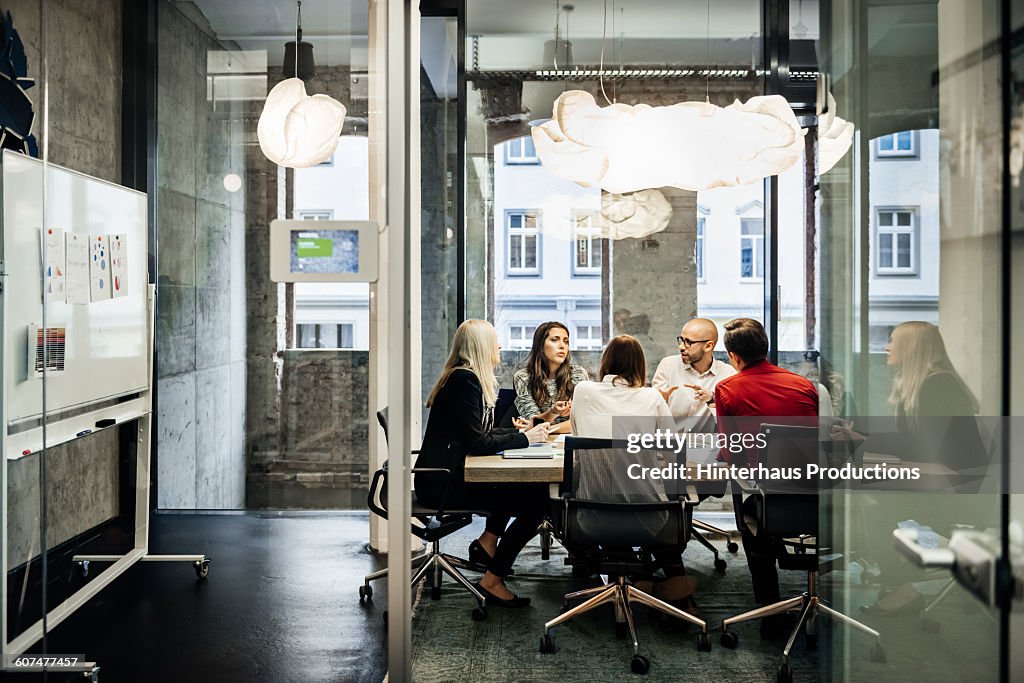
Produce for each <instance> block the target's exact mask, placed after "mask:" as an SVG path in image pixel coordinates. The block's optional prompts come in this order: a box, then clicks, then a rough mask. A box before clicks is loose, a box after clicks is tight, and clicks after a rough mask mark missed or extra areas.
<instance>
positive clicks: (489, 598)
mask: <svg viewBox="0 0 1024 683" xmlns="http://www.w3.org/2000/svg"><path fill="white" fill-rule="evenodd" d="M473 587H474V588H476V589H477V590H478V591H480V595H482V596H484V603H485V604H486V605H487V606H488V607H511V608H517V607H526V606H527V605H529V604H530V598H523V597H520V596H518V595H516V594H515V593H513V594H512V599H511V600H505V599H504V598H499V597H498V596H497V595H495V594H493V593H491V592H490V591H489V590H487V589H486V588H484V587H483V586H481V585H480V582H479V581H478V582H476V583H475V584H473Z"/></svg>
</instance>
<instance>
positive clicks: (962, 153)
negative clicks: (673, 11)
mask: <svg viewBox="0 0 1024 683" xmlns="http://www.w3.org/2000/svg"><path fill="white" fill-rule="evenodd" d="M795 4H796V3H793V5H795ZM812 4H813V5H817V4H818V3H808V2H804V3H803V5H804V8H805V10H806V8H807V6H808V5H812ZM822 6H823V9H826V10H827V11H823V12H822V13H821V15H820V19H819V24H818V27H819V29H820V35H821V41H820V45H821V54H822V66H823V68H822V71H823V72H824V74H825V76H826V78H827V79H828V82H829V83H830V84H831V90H832V93H833V95H834V96H835V100H836V105H837V108H836V113H837V114H838V115H839V116H841V117H843V118H845V119H847V120H850V121H852V122H853V123H854V125H855V128H856V133H855V135H854V140H853V145H852V148H851V150H850V153H849V154H848V155H847V156H846V157H844V158H843V159H842V160H841V161H840V162H839V164H838V165H837V166H836V167H835V168H834V169H833V170H832V171H830V172H829V173H827V174H825V175H823V176H822V177H821V180H820V194H819V197H818V201H819V204H818V207H819V208H818V218H819V224H818V235H819V238H818V247H819V251H818V262H819V264H820V276H819V287H820V290H819V293H818V298H819V300H820V303H819V311H820V322H819V325H820V341H819V344H820V346H819V348H818V349H817V350H818V351H820V355H819V357H818V363H819V370H820V372H821V373H822V375H821V377H823V378H828V379H830V380H831V381H832V382H835V381H837V380H838V381H840V382H841V387H842V389H841V390H840V391H838V392H836V393H837V394H840V395H841V396H842V401H843V404H844V405H842V406H841V413H840V414H842V415H845V416H847V417H848V418H849V419H850V421H851V422H852V423H855V424H856V425H857V426H856V427H855V429H857V430H858V431H861V432H863V433H865V434H872V433H887V432H888V433H890V436H891V435H893V434H895V435H896V436H897V437H899V440H898V441H897V443H899V444H900V445H899V446H896V447H895V449H893V445H892V442H890V443H889V447H888V449H887V448H886V446H885V445H884V443H883V440H882V439H871V438H870V437H869V440H868V441H867V442H866V449H867V450H868V451H875V450H877V451H879V452H880V453H883V454H884V453H889V454H896V455H899V457H902V458H904V459H917V460H924V461H926V462H927V463H928V465H929V466H930V467H935V466H943V465H944V466H949V467H951V468H953V469H954V470H956V471H957V473H958V474H961V475H962V473H963V472H965V471H970V472H973V475H972V477H971V478H969V479H964V478H961V479H959V480H957V481H960V482H961V484H960V485H959V486H955V487H946V486H943V487H938V488H933V489H932V490H930V491H927V492H924V493H912V494H886V493H880V492H877V491H876V492H871V493H866V492H850V493H848V494H846V495H845V496H841V495H836V496H832V498H831V500H832V501H833V503H834V505H833V507H832V509H831V510H830V514H829V517H828V519H829V521H830V525H831V531H832V540H833V542H834V543H835V545H836V546H837V549H841V550H842V551H843V552H844V554H845V555H846V556H847V557H848V558H853V559H854V560H855V562H854V563H852V564H847V565H846V567H845V568H844V569H843V570H842V571H841V572H839V573H837V575H836V576H837V579H835V580H833V583H832V586H831V588H830V593H831V597H832V599H833V602H834V604H835V605H836V606H838V607H839V608H841V609H844V610H847V611H849V610H857V609H858V606H859V605H865V606H866V607H865V608H864V609H862V610H861V613H862V614H864V615H865V616H864V619H865V621H867V622H868V623H870V624H872V625H874V626H875V627H876V628H877V629H878V630H879V631H881V632H882V633H883V640H888V641H889V643H887V652H888V653H889V663H888V666H889V667H890V668H891V669H892V670H893V671H895V672H901V673H899V674H898V675H902V676H905V677H913V678H928V679H929V680H956V679H961V678H963V677H965V676H972V677H980V678H985V679H989V680H995V679H997V678H999V676H1000V675H1003V676H1005V675H1006V670H1005V669H1003V668H1001V664H1005V660H1004V659H1003V656H1004V655H1005V652H1002V651H1001V648H1000V642H1001V639H1000V637H1001V634H1002V630H1001V618H1002V614H1001V612H1000V610H999V609H998V606H997V602H998V599H997V598H993V597H992V592H991V590H990V589H991V587H990V586H989V587H986V586H983V585H982V583H983V582H979V583H978V585H976V586H975V591H974V593H975V594H974V595H972V592H971V591H969V590H967V589H965V588H964V585H963V584H962V583H958V582H956V581H952V580H951V579H950V573H949V572H948V571H944V570H935V569H933V570H927V569H924V568H921V567H917V566H914V565H913V564H911V563H909V562H907V561H906V560H905V559H904V558H903V557H901V556H900V555H899V554H898V553H897V552H896V551H895V550H894V541H893V536H892V531H893V529H894V528H897V527H899V528H902V529H908V528H910V529H918V528H920V527H925V528H926V529H925V531H915V533H920V534H921V538H927V539H929V540H928V542H929V543H931V544H932V545H937V546H941V547H944V546H945V545H946V543H947V542H948V539H950V537H951V536H952V535H953V534H954V533H956V532H959V533H964V534H982V535H983V536H982V538H983V539H984V544H985V545H986V547H988V548H989V550H988V551H986V552H989V553H992V554H994V555H998V554H999V553H1000V546H1001V543H1002V539H1003V534H1005V532H1006V531H1007V529H1006V528H1005V527H1004V518H1003V516H1002V515H1003V512H1004V511H1003V509H1002V506H1003V504H1004V499H1003V498H1002V497H1000V496H999V495H996V494H997V493H998V492H1000V491H1002V490H1004V489H1003V486H1004V485H1005V482H1004V481H1003V475H1002V465H1003V463H1004V462H1005V459H1006V457H1007V452H1008V451H1006V450H1004V449H1006V448H1008V447H1009V444H1007V443H1005V442H1004V440H1003V439H1002V438H1000V435H1001V434H1002V433H1003V432H1002V428H1003V426H1004V423H1003V422H1001V421H1000V419H999V418H998V416H1001V415H1009V414H1010V413H1009V412H1008V411H1009V405H1008V404H1007V402H1006V398H1005V397H1006V395H1007V394H1006V393H1005V392H1006V390H1007V389H1008V383H1009V381H1010V378H1009V376H1008V374H1007V372H1006V371H1007V362H1008V360H1009V353H1010V349H1009V348H1006V347H1004V344H1005V342H1006V340H1007V339H1008V337H1007V336H1005V334H1004V333H1005V330H1006V329H1007V326H1008V325H1010V324H1012V323H1011V321H1012V320H1013V319H1014V318H1015V317H1016V316H1015V315H1013V314H1014V313H1015V312H1016V313H1019V307H1018V308H1017V309H1016V310H1013V309H1010V308H1008V307H1007V298H1006V296H1007V292H1008V289H1007V284H1006V282H1005V278H1006V277H1007V276H1008V274H1007V273H1006V272H1005V270H1004V265H1003V264H1004V260H1003V259H1004V250H1005V249H1007V248H1008V243H1007V242H1006V240H1005V237H1004V236H1005V234H1006V233H1005V232H1004V230H1005V225H1004V214H1003V206H1004V201H1005V200H1004V196H1003V193H1004V192H1006V191H1008V188H1007V187H1005V185H1004V175H1003V163H1004V157H1003V144H1004V135H1006V131H1005V130H1004V127H1003V126H1004V121H1003V118H1002V116H1003V115H1002V112H1003V96H1004V94H1005V93H1004V91H1003V89H1004V88H1006V87H1007V84H1006V83H1003V82H1002V81H1001V75H1000V74H1001V68H1002V60H1003V59H1004V58H1005V55H1002V54H1001V53H1000V51H999V50H997V49H994V47H995V46H998V45H999V44H1000V32H1001V30H1002V29H1001V25H1002V24H1001V22H1002V19H1003V17H1002V13H1003V11H1004V10H1005V7H1006V5H1005V4H1000V3H998V2H980V3H938V4H930V3H925V4H920V3H900V2H892V3H861V2H832V3H828V4H827V5H826V4H825V3H822ZM823 381H824V380H823ZM873 416H888V418H889V419H881V420H878V419H873ZM892 416H895V419H893V418H892ZM954 444H956V445H955V446H954ZM953 450H956V451H958V454H956V455H954V454H953V453H952V452H951V451H953ZM894 451H895V453H894ZM908 451H909V452H915V451H916V453H917V457H916V458H908V457H907V453H908ZM871 455H872V453H868V455H867V457H870V456H871ZM968 480H969V481H970V482H971V483H969V484H966V483H964V482H965V481H968ZM1000 529H1002V532H1000V531H998V530H1000ZM986 530H995V531H993V532H992V533H989V534H985V531H986ZM983 554H984V553H983ZM961 561H964V558H962V557H961ZM975 571H976V570H975ZM832 633H833V634H834V635H833V637H832V644H833V647H834V650H833V652H832V655H831V659H830V662H831V666H832V667H833V671H836V672H842V673H843V674H844V675H845V676H846V677H847V678H855V672H856V671H858V670H859V669H860V668H861V665H860V663H859V662H860V660H859V657H860V654H861V652H860V651H861V650H862V647H860V645H859V643H861V642H863V641H859V640H858V637H859V636H858V635H857V634H850V633H848V632H847V631H846V630H844V629H841V628H840V629H834V630H833V631H832ZM893 633H899V634H900V637H899V639H897V638H895V637H893V636H892V635H890V634H893ZM1002 642H1006V641H1002ZM890 643H891V644H890ZM967 652H969V653H971V654H970V656H969V657H965V656H964V653H967Z"/></svg>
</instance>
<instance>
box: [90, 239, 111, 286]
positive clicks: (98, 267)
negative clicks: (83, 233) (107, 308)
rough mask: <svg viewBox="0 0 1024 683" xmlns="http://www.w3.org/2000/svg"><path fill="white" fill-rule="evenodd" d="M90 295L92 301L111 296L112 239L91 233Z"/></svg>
mask: <svg viewBox="0 0 1024 683" xmlns="http://www.w3.org/2000/svg"><path fill="white" fill-rule="evenodd" d="M89 296H90V299H91V300H92V301H102V300H103V299H109V298H110V239H109V238H108V237H107V236H106V235H89Z"/></svg>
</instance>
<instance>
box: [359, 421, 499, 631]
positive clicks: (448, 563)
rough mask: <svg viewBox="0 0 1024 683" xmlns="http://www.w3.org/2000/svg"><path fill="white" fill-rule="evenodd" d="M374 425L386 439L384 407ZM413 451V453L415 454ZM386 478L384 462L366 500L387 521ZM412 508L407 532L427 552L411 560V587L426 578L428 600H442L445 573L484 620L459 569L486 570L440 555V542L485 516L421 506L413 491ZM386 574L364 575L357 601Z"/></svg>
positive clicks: (422, 469)
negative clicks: (469, 597)
mask: <svg viewBox="0 0 1024 683" xmlns="http://www.w3.org/2000/svg"><path fill="white" fill-rule="evenodd" d="M377 422H379V423H380V426H381V428H382V429H383V430H384V438H385V440H386V439H387V436H388V416H387V408H384V409H383V410H381V411H379V412H378V413H377ZM413 452H414V453H416V452H418V451H413ZM410 472H411V473H412V474H418V473H420V472H433V473H436V474H438V475H444V476H446V477H450V476H451V471H450V470H447V469H442V468H437V467H414V468H412V469H411V470H410ZM387 477H388V464H387V462H385V463H384V465H383V466H382V467H381V468H380V469H379V470H377V471H376V472H374V473H373V479H372V480H371V482H370V492H369V494H368V495H367V497H366V504H367V506H368V507H369V508H370V510H371V511H373V513H374V514H376V515H379V516H380V517H383V518H384V519H387V518H388V511H387V488H388V486H387ZM442 500H443V498H442ZM411 509H412V519H413V520H415V521H416V522H418V524H417V523H415V522H414V523H412V524H410V531H411V532H412V534H413V535H414V536H416V537H417V538H419V539H421V540H423V541H424V542H425V543H428V544H429V545H430V549H429V550H428V551H427V552H426V553H424V554H423V555H420V556H418V557H415V558H413V560H412V570H413V575H412V582H411V585H412V586H415V585H416V584H417V583H419V582H420V581H421V580H422V579H424V578H426V579H428V580H429V581H430V597H431V598H432V599H434V600H438V599H440V597H441V579H442V576H443V574H448V576H450V577H451V578H452V579H454V580H455V582H456V583H458V584H459V585H460V586H462V587H463V588H464V589H466V590H467V591H469V592H470V593H471V594H472V595H473V597H474V598H476V602H477V606H476V608H475V609H474V610H473V612H472V617H473V620H474V621H483V620H484V619H486V618H487V611H486V609H485V608H484V597H483V596H482V595H481V594H480V591H478V590H477V589H476V587H475V586H473V584H472V583H470V582H469V580H468V579H466V577H465V576H463V575H462V572H460V571H459V569H466V570H469V571H476V572H481V573H482V572H483V571H485V568H484V567H481V566H479V565H476V564H473V563H472V562H469V561H468V560H464V559H462V558H460V557H455V556H454V555H448V554H447V553H442V552H441V539H442V538H444V537H445V536H449V535H451V534H453V533H455V532H456V531H458V530H459V529H461V528H463V527H465V526H468V525H469V524H470V523H472V521H473V515H475V514H481V515H482V514H486V513H485V512H483V511H479V510H449V509H446V508H445V506H444V504H443V502H442V505H441V506H440V507H433V506H428V505H424V504H423V503H421V502H420V501H419V500H417V498H416V493H415V492H413V493H412V508H411ZM387 575H388V570H387V569H386V568H385V569H381V570H379V571H376V572H373V573H372V574H367V575H366V576H365V577H364V578H363V585H362V586H360V587H359V601H360V602H364V601H367V600H372V599H373V587H372V586H371V585H370V582H371V581H375V580H376V579H379V578H382V577H385V576H387ZM383 617H384V621H385V623H386V622H387V618H388V617H387V611H386V610H385V612H384V613H383Z"/></svg>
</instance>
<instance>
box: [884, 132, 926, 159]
mask: <svg viewBox="0 0 1024 683" xmlns="http://www.w3.org/2000/svg"><path fill="white" fill-rule="evenodd" d="M916 138H917V136H916V135H915V131H912V130H904V131H901V132H899V133H892V134H891V135H883V136H881V137H880V138H878V140H877V144H878V146H877V147H876V148H875V156H878V157H883V158H884V157H916V156H917V139H916Z"/></svg>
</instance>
